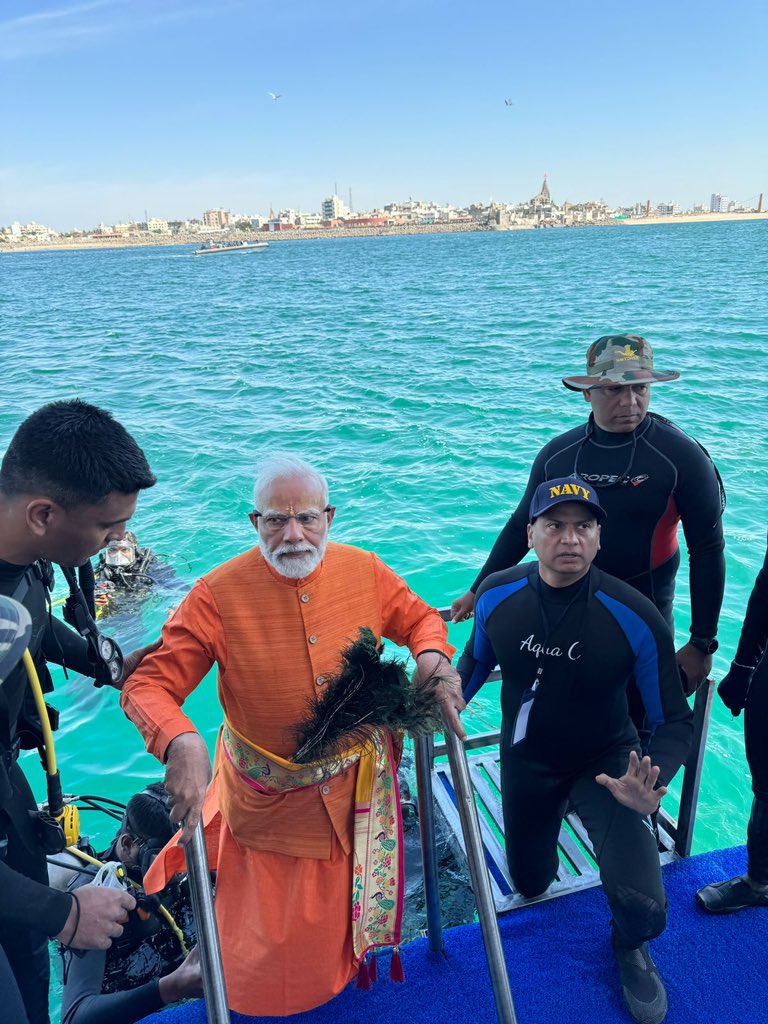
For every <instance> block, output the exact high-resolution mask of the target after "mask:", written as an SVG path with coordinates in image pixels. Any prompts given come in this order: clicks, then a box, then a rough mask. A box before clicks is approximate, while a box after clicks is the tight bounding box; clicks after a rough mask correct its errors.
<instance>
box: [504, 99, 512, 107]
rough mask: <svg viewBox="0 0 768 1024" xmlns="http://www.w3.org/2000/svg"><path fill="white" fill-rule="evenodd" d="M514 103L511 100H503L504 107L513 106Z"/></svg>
mask: <svg viewBox="0 0 768 1024" xmlns="http://www.w3.org/2000/svg"><path fill="white" fill-rule="evenodd" d="M514 105H515V104H514V103H513V101H512V100H504V106H505V107H514Z"/></svg>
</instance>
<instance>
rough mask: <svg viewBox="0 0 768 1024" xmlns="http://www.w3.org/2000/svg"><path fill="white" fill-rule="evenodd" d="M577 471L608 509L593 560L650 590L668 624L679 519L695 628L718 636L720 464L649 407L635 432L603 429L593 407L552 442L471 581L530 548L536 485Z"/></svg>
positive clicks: (721, 584)
mask: <svg viewBox="0 0 768 1024" xmlns="http://www.w3.org/2000/svg"><path fill="white" fill-rule="evenodd" d="M573 473H576V474H577V475H578V476H580V477H582V478H583V479H584V480H586V481H588V482H589V483H591V484H592V485H593V486H594V487H596V488H598V491H599V495H600V503H601V505H602V506H603V508H604V509H605V511H606V512H607V514H608V519H607V521H606V523H605V525H604V526H603V530H602V537H601V542H600V543H601V548H600V551H598V553H597V557H596V558H595V565H596V566H597V567H598V568H600V569H602V570H603V571H604V572H607V573H610V574H611V575H612V576H617V577H618V578H619V579H621V580H625V581H626V582H627V583H631V584H632V586H633V587H635V589H636V590H639V591H640V593H641V594H645V596H646V597H648V598H650V599H651V601H653V603H654V604H655V605H656V607H657V608H658V609H659V611H660V612H661V614H662V616H663V617H664V619H665V620H666V621H667V623H668V625H669V626H670V628H671V627H672V601H673V598H674V592H675V574H676V573H677V569H678V565H679V563H680V552H679V550H678V543H677V524H678V522H679V521H682V524H683V530H684V532H685V539H686V542H687V545H688V554H689V558H690V576H691V633H692V635H693V636H697V637H706V638H710V637H714V636H715V635H716V633H717V621H718V617H719V615H720V605H721V604H722V601H723V588H724V586H725V559H724V557H723V549H724V541H723V529H722V523H721V513H722V506H721V495H720V486H719V482H718V478H717V474H716V472H715V469H714V466H713V464H712V462H711V461H710V459H709V458H708V456H707V455H706V454H705V453H704V452H703V451H702V449H701V448H700V447H699V445H698V444H696V442H695V441H693V440H692V439H691V438H689V437H688V436H687V435H686V434H684V433H683V432H682V431H681V430H679V429H678V428H677V427H675V426H674V425H673V424H670V423H668V422H667V421H666V420H664V419H662V418H660V417H657V416H654V415H653V414H649V415H648V416H646V417H645V419H644V420H643V422H642V423H641V424H640V426H639V427H637V429H636V430H634V431H633V432H632V433H631V434H625V433H609V432H607V431H605V430H601V429H600V427H598V426H597V425H596V424H595V423H594V419H593V417H592V416H590V418H589V420H588V421H587V423H585V424H583V425H582V426H580V427H576V428H574V429H573V430H569V431H568V432H567V433H565V434H561V435H560V436H559V437H556V438H554V439H553V440H552V441H550V442H549V443H548V444H546V445H545V446H544V447H543V448H542V449H541V451H540V452H539V454H538V455H537V456H536V459H535V461H534V463H533V467H532V469H531V475H530V478H529V480H528V486H527V488H526V490H525V493H524V494H523V497H522V499H521V501H520V504H519V505H518V507H517V509H516V510H515V512H513V514H512V516H511V518H510V519H509V521H508V522H507V524H506V526H505V527H504V529H503V530H502V531H501V533H500V534H499V537H498V539H497V540H496V543H495V544H494V546H493V549H492V551H491V553H490V555H489V556H488V560H487V561H486V563H485V565H484V566H483V568H482V570H481V572H480V575H479V576H478V577H477V579H476V580H475V582H474V584H473V585H472V590H473V591H474V590H477V588H478V586H479V585H480V583H481V582H482V581H483V580H484V579H485V577H486V576H489V575H490V574H491V573H493V572H498V571H499V570H501V569H506V568H508V567H509V566H511V565H516V564H517V563H518V562H519V561H520V560H521V559H522V558H523V557H524V556H525V554H526V553H527V551H528V538H527V532H526V527H527V525H528V509H529V506H530V504H531V499H532V497H533V493H534V491H535V489H536V487H537V486H538V485H539V484H540V483H542V482H543V481H544V480H551V479H553V478H555V477H564V476H570V475H571V474H573Z"/></svg>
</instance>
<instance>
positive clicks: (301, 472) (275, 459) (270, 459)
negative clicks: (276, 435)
mask: <svg viewBox="0 0 768 1024" xmlns="http://www.w3.org/2000/svg"><path fill="white" fill-rule="evenodd" d="M297 478H301V479H305V480H310V481H311V482H312V483H314V484H316V485H317V487H318V489H319V490H320V493H321V495H322V504H323V505H327V504H328V481H327V480H326V479H325V477H324V476H323V474H322V473H320V472H319V471H318V470H316V469H315V468H314V467H313V466H310V464H309V463H308V462H305V461H304V459H300V458H299V456H298V455H291V454H290V453H289V452H277V453H276V454H275V455H269V456H267V458H266V459H263V460H262V461H261V462H260V463H259V465H258V467H257V470H256V485H255V487H254V489H253V502H254V508H256V509H259V510H261V508H262V502H263V500H264V498H265V497H266V496H267V494H268V493H269V490H270V488H271V487H272V486H273V484H274V483H275V481H276V480H296V479H297Z"/></svg>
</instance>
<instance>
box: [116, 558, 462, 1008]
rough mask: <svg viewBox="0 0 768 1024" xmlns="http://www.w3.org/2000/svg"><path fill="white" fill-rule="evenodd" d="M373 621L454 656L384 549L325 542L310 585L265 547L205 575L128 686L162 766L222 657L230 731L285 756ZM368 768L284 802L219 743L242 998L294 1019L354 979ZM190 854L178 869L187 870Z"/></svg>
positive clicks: (227, 946)
mask: <svg viewBox="0 0 768 1024" xmlns="http://www.w3.org/2000/svg"><path fill="white" fill-rule="evenodd" d="M364 626H367V627H368V628H370V629H371V630H372V631H373V633H374V634H375V635H376V636H377V638H380V637H382V636H384V637H387V638H388V639H390V640H393V641H394V642H395V643H397V644H401V645H406V646H407V647H408V648H409V649H410V651H411V653H412V654H414V655H418V654H420V653H421V652H423V651H427V650H438V651H441V652H443V653H444V654H446V655H447V656H448V657H451V656H452V654H453V652H454V649H453V648H452V647H451V646H450V645H449V644H448V643H447V640H446V636H447V633H446V628H445V624H444V623H443V622H442V620H441V619H440V616H439V615H438V614H437V612H435V611H434V610H433V609H431V608H429V606H428V605H426V604H425V603H424V602H423V601H421V600H420V599H419V598H418V597H416V595H415V594H413V592H412V591H411V590H409V589H408V587H407V585H406V584H405V583H404V581H403V580H402V579H400V577H399V576H397V575H396V574H395V573H393V572H392V570H391V569H389V568H388V567H387V566H386V565H384V563H383V562H381V561H380V559H378V558H377V557H376V556H375V555H373V554H371V553H369V552H365V551H362V550H360V549H359V548H353V547H349V546H347V545H342V544H334V543H329V544H328V548H327V550H326V554H325V557H324V559H323V562H322V564H321V565H320V566H319V567H318V568H317V569H316V570H315V571H314V572H313V573H312V575H311V576H309V577H307V578H306V579H304V580H290V579H287V578H285V577H283V576H280V575H279V574H278V573H276V572H275V571H274V570H273V569H272V567H271V566H269V565H268V563H267V562H266V561H265V560H264V558H263V556H262V554H261V552H260V551H259V549H258V548H254V549H252V550H250V551H247V552H245V553H244V554H242V555H239V556H238V557H236V558H234V559H232V560H231V561H229V562H227V563H225V564H224V565H222V566H220V567H219V568H217V569H215V570H214V571H213V572H211V573H209V574H208V575H207V576H205V577H203V579H201V580H199V581H198V583H197V584H196V585H195V587H194V588H193V590H192V591H191V593H190V594H189V595H188V596H187V598H186V599H185V600H184V601H183V602H182V604H181V605H180V606H179V608H178V609H177V611H176V612H175V614H174V616H173V617H172V619H171V620H170V621H169V622H168V623H167V624H166V626H165V628H164V630H163V643H162V646H161V647H160V648H159V650H158V651H156V652H155V653H154V654H152V655H150V656H148V657H147V658H145V659H144V661H143V662H142V664H141V666H140V667H139V669H138V670H137V671H136V672H135V673H134V674H133V675H132V676H131V678H130V679H129V681H128V683H127V684H126V686H125V688H124V690H123V693H122V696H121V704H122V706H123V708H124V710H125V712H126V714H127V715H128V717H129V718H130V719H131V720H132V721H133V722H134V723H135V724H136V726H137V727H138V728H139V730H140V731H141V733H142V735H143V736H144V738H145V740H146V743H147V749H148V750H149V751H150V752H151V753H153V754H154V755H155V756H156V757H158V758H159V759H160V760H164V758H165V752H166V749H167V747H168V744H169V743H170V742H171V740H172V739H174V738H175V737H176V736H178V735H180V734H181V733H184V732H190V731H193V730H194V726H193V725H192V723H191V722H190V721H189V719H188V718H187V717H186V716H185V715H184V713H183V712H182V711H181V704H182V703H183V701H184V699H185V698H186V697H187V696H188V695H189V694H190V693H191V692H192V690H194V689H195V687H196V686H197V685H198V683H199V682H200V680H201V679H202V678H203V677H204V676H205V675H206V673H207V672H208V671H209V669H210V668H211V666H212V665H213V664H214V663H217V665H218V669H219V678H218V695H219V700H220V702H221V705H222V707H223V709H224V713H225V715H226V717H227V718H228V720H229V721H230V723H231V724H232V726H234V728H235V729H236V730H237V732H239V733H241V734H242V735H243V736H245V737H246V738H247V739H249V740H251V741H252V742H253V743H255V744H258V745H259V746H260V747H263V748H265V749H267V750H270V751H271V752H272V753H274V754H278V755H280V756H281V757H285V758H290V757H291V755H292V753H293V752H294V750H295V749H296V744H295V739H294V737H293V736H292V734H291V727H292V726H294V725H295V724H296V723H297V722H298V721H299V720H301V719H302V718H303V717H304V715H305V713H306V700H307V697H308V696H309V695H310V694H313V693H316V692H317V690H318V688H319V687H322V686H323V685H324V683H325V680H326V679H327V677H328V676H330V675H331V674H332V673H334V672H335V671H337V670H338V668H339V666H340V654H341V650H342V649H343V648H344V647H346V646H347V645H348V644H349V642H350V641H352V640H355V639H356V638H357V634H358V630H359V629H360V628H361V627H364ZM355 781H356V771H355V770H354V769H352V770H349V771H347V772H345V773H344V774H343V775H340V776H338V777H336V778H334V779H331V780H329V781H328V783H327V784H326V785H323V786H321V787H314V788H312V789H307V790H299V791H295V792H290V793H281V794H278V795H272V794H263V793H258V792H255V791H254V790H252V789H249V788H248V787H247V786H245V785H244V784H243V783H242V782H240V781H239V780H238V779H237V778H236V776H235V773H234V771H233V769H232V766H231V765H230V764H229V763H228V761H227V759H226V757H222V756H220V751H219V749H218V745H217V755H216V759H215V780H214V784H213V786H212V787H211V791H210V792H209V797H208V799H207V801H206V807H205V814H204V820H205V822H206V835H207V838H208V843H209V850H210V852H211V854H212V856H213V857H214V858H215V861H214V863H215V865H216V867H217V869H218V876H217V891H216V914H217V918H218V922H219V929H220V933H221V942H222V954H223V958H224V969H225V974H226V979H227V991H228V996H229V1003H230V1006H231V1007H232V1008H233V1009H235V1010H237V1011H239V1012H241V1013H247V1014H254V1015H255V1014H261V1015H286V1014H292V1013H299V1012H302V1011H304V1010H308V1009H311V1008H312V1007H313V1006H317V1005H319V1004H320V1003H323V1002H325V1001H326V1000H328V999H330V998H331V997H332V996H334V995H335V994H336V993H337V992H339V991H340V990H341V988H343V987H344V985H345V984H346V983H347V982H348V981H349V979H350V978H351V977H352V976H353V974H354V973H355V970H356V965H355V962H354V958H353V955H352V943H351V930H350V925H349V922H350V912H351V889H352V886H351V872H352V865H351V856H350V854H351V848H352V835H353V808H354V799H355ZM177 856H178V860H177V861H175V862H174V861H173V858H171V859H170V861H169V863H171V864H172V865H174V866H178V865H179V864H180V863H181V857H180V853H179V854H178V855H177Z"/></svg>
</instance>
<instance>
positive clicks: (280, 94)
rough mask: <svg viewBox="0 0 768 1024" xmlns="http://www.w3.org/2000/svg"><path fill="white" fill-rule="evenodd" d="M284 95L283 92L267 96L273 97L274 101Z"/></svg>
mask: <svg viewBox="0 0 768 1024" xmlns="http://www.w3.org/2000/svg"><path fill="white" fill-rule="evenodd" d="M282 95H283V94H282V93H281V92H268V93H267V96H271V97H272V99H273V100H279V99H280V97H281V96H282Z"/></svg>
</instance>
